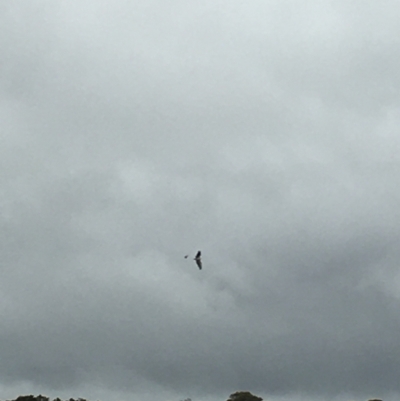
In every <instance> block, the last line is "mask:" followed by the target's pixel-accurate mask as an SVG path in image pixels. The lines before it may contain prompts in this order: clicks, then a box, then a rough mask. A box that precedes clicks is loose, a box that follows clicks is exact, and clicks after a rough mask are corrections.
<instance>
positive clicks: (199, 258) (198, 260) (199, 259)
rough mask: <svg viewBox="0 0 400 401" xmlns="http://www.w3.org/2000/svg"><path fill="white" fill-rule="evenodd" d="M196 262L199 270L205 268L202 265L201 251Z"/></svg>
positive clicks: (196, 257)
mask: <svg viewBox="0 0 400 401" xmlns="http://www.w3.org/2000/svg"><path fill="white" fill-rule="evenodd" d="M194 260H195V261H196V264H197V266H198V267H199V269H200V270H201V268H202V267H203V265H202V263H201V251H198V252H197V254H196V256H195V258H194Z"/></svg>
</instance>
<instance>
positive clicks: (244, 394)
mask: <svg viewBox="0 0 400 401" xmlns="http://www.w3.org/2000/svg"><path fill="white" fill-rule="evenodd" d="M228 401H262V398H261V397H257V396H256V395H253V394H251V393H250V391H236V393H233V394H231V395H230V396H229V398H228Z"/></svg>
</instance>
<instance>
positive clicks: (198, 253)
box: [195, 251, 201, 259]
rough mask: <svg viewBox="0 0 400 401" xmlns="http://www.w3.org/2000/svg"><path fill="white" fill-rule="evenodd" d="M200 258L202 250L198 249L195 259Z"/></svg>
mask: <svg viewBox="0 0 400 401" xmlns="http://www.w3.org/2000/svg"><path fill="white" fill-rule="evenodd" d="M200 258H201V251H198V252H197V254H196V257H195V259H200Z"/></svg>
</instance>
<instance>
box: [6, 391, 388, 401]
mask: <svg viewBox="0 0 400 401" xmlns="http://www.w3.org/2000/svg"><path fill="white" fill-rule="evenodd" d="M11 401H50V399H49V397H45V396H44V395H41V394H39V395H38V396H36V397H35V396H34V395H20V396H19V397H18V398H16V399H15V400H11ZM53 401H62V400H61V399H60V398H55V399H54V400H53ZM66 401H86V400H85V399H84V398H77V399H76V400H74V399H73V398H70V399H69V400H66ZM185 401H192V400H191V399H190V398H186V399H185ZM227 401H263V399H262V398H261V397H257V396H256V395H253V394H251V393H250V391H237V392H236V393H233V394H231V395H230V396H229V398H228V400H227ZM369 401H382V400H381V399H377V398H375V399H373V400H369Z"/></svg>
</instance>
